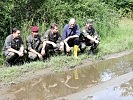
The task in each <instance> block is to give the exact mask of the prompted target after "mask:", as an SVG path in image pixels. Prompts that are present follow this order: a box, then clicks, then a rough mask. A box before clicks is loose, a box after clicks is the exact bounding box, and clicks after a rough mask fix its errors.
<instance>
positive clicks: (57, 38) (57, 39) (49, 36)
mask: <svg viewBox="0 0 133 100" xmlns="http://www.w3.org/2000/svg"><path fill="white" fill-rule="evenodd" d="M43 38H44V40H46V41H52V42H54V43H59V42H61V40H62V39H61V36H60V34H59V33H58V32H57V33H54V34H53V33H52V32H51V30H50V29H49V30H47V31H46V32H45V34H44V37H43Z"/></svg>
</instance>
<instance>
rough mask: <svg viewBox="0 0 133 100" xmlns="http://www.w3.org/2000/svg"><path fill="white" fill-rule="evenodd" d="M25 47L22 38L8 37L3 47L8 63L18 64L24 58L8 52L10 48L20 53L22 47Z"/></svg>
mask: <svg viewBox="0 0 133 100" xmlns="http://www.w3.org/2000/svg"><path fill="white" fill-rule="evenodd" d="M21 46H24V44H23V41H22V38H21V37H19V38H13V35H12V34H11V35H9V36H7V37H6V40H5V43H4V46H3V49H2V51H3V54H4V55H5V56H6V61H7V62H8V63H9V64H10V65H12V64H15V63H16V62H18V61H19V60H20V59H22V57H19V55H18V54H16V53H14V52H11V51H8V50H7V49H9V48H13V49H15V50H17V51H19V49H20V47H21Z"/></svg>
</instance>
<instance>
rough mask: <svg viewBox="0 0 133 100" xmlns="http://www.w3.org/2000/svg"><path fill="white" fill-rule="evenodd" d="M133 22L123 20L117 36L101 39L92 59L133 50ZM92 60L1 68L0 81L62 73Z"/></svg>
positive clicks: (63, 59) (64, 58)
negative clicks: (40, 72)
mask: <svg viewBox="0 0 133 100" xmlns="http://www.w3.org/2000/svg"><path fill="white" fill-rule="evenodd" d="M132 26H133V20H129V19H126V18H123V19H122V20H120V22H119V27H118V28H115V29H114V32H115V34H113V35H110V36H109V37H106V38H104V39H101V43H100V45H99V51H98V53H97V54H96V55H94V56H93V57H92V58H94V59H93V60H97V59H100V58H101V57H102V56H104V55H107V54H112V53H116V52H120V51H125V50H131V49H133V27H132ZM87 58H91V56H89V55H87V53H84V54H79V59H74V57H73V56H65V55H60V56H55V57H51V59H50V60H49V61H46V62H40V61H36V62H32V63H26V64H24V65H23V66H13V67H10V68H5V67H3V66H1V68H0V81H7V82H8V81H12V80H14V79H15V78H17V77H20V76H22V75H29V74H33V72H34V71H37V70H41V69H46V68H50V70H53V71H60V70H62V68H63V69H64V68H72V67H74V66H75V65H78V64H81V63H82V61H83V60H84V59H87Z"/></svg>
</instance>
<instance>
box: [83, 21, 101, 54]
mask: <svg viewBox="0 0 133 100" xmlns="http://www.w3.org/2000/svg"><path fill="white" fill-rule="evenodd" d="M98 44H99V37H98V34H97V32H96V30H95V29H94V27H93V20H92V19H88V20H87V23H86V26H85V27H83V29H82V31H81V34H80V50H81V52H84V50H85V49H86V46H91V47H90V50H89V51H88V54H91V55H92V54H93V53H94V50H95V49H96V48H97V46H98Z"/></svg>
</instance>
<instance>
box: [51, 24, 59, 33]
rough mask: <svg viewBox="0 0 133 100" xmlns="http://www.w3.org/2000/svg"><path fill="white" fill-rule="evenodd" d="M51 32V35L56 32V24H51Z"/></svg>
mask: <svg viewBox="0 0 133 100" xmlns="http://www.w3.org/2000/svg"><path fill="white" fill-rule="evenodd" d="M51 31H52V33H57V32H58V25H57V24H56V23H52V24H51Z"/></svg>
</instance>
